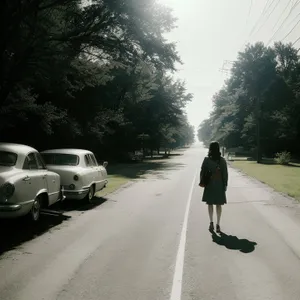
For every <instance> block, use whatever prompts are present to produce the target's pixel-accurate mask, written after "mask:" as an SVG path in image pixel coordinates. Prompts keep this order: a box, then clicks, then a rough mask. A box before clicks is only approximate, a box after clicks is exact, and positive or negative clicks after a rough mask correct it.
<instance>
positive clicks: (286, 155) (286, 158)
mask: <svg viewBox="0 0 300 300" xmlns="http://www.w3.org/2000/svg"><path fill="white" fill-rule="evenodd" d="M291 159H292V157H291V153H290V152H287V151H283V152H280V153H276V155H275V161H276V163H278V164H279V165H288V164H289V163H290V162H291Z"/></svg>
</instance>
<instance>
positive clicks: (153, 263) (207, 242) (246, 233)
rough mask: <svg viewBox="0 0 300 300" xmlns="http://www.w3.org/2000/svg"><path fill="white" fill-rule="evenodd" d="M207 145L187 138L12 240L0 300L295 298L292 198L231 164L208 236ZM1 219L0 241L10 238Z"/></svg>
mask: <svg viewBox="0 0 300 300" xmlns="http://www.w3.org/2000/svg"><path fill="white" fill-rule="evenodd" d="M205 152H206V151H205V150H204V149H202V148H201V147H200V146H194V147H192V148H191V149H188V150H186V151H185V152H183V153H182V155H179V156H177V157H176V158H173V159H171V160H169V161H168V163H166V165H165V166H164V168H161V169H157V170H155V171H153V172H152V174H149V175H147V176H144V178H142V179H140V180H139V181H137V182H135V183H134V184H131V185H130V186H128V187H126V188H124V189H121V190H119V191H118V192H116V193H114V194H111V195H110V196H109V197H108V200H107V201H106V202H105V203H103V204H102V205H100V206H98V207H96V208H94V209H93V210H89V211H86V212H85V213H83V214H81V212H80V213H79V212H76V213H72V212H69V213H67V215H70V216H72V218H70V219H69V220H66V221H64V222H62V224H60V225H57V226H54V227H52V229H50V230H46V228H44V230H45V231H46V232H42V231H43V230H41V232H37V233H36V234H37V235H39V236H38V237H36V238H33V239H32V237H31V238H29V237H28V238H24V241H26V240H27V241H26V242H24V243H20V244H19V245H18V246H17V247H15V248H13V243H12V245H11V248H9V249H8V248H7V249H5V251H4V250H3V251H2V254H1V257H0V258H1V259H0V278H1V280H0V299H1V300H52V299H53V300H54V299H58V300H71V299H72V300H73V299H78V300H79V299H85V300H96V299H97V300H99V299H100V300H102V299H103V300H146V299H147V300H166V299H168V300H169V299H170V300H179V299H182V300H188V299H189V300H190V299H193V300H201V299H205V300H209V299H216V300H235V299H238V300H248V299H249V300H256V299H257V300H267V299H272V300H299V299H300V260H299V258H300V213H299V212H300V209H299V206H298V205H297V204H296V203H295V202H294V201H292V200H291V199H287V198H285V197H283V196H281V195H279V194H277V193H274V192H273V191H272V190H271V189H269V188H267V187H266V186H264V185H263V184H261V183H258V182H257V181H255V180H253V179H249V178H248V177H246V176H244V175H242V174H241V173H239V172H237V171H236V170H234V169H232V168H230V169H229V176H230V179H229V188H228V202H229V203H228V204H227V205H226V206H225V207H224V210H223V218H222V231H223V232H224V234H223V235H221V236H219V235H212V234H211V233H209V231H208V225H209V221H208V216H207V207H206V206H205V205H204V204H203V203H202V202H201V195H202V189H201V188H199V187H198V185H197V184H198V181H199V168H200V164H201V161H202V159H203V157H204V155H205V154H206V153H205ZM6 226H7V227H6V228H5V227H4V228H1V240H2V244H5V240H6V239H9V238H10V239H12V241H13V238H14V237H9V232H10V230H11V229H10V228H9V226H12V225H6ZM14 230H15V231H14V235H17V236H22V234H23V233H24V235H26V232H25V231H26V230H28V228H27V229H26V228H23V227H22V226H19V228H15V229H14ZM41 233H43V234H41ZM8 250H9V251H8Z"/></svg>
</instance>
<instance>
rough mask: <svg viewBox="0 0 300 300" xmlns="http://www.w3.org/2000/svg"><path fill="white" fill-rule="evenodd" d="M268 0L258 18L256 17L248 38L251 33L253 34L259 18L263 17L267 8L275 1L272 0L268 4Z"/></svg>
mask: <svg viewBox="0 0 300 300" xmlns="http://www.w3.org/2000/svg"><path fill="white" fill-rule="evenodd" d="M269 2H270V0H268V1H267V2H266V4H265V6H264V8H263V11H262V12H261V14H260V16H259V18H258V19H257V21H256V23H255V24H254V26H253V28H252V29H251V31H250V33H249V36H248V38H250V37H251V35H252V34H253V32H254V31H255V30H256V28H257V26H258V25H259V23H260V21H261V19H262V18H263V16H264V15H265V14H266V12H267V11H268V10H269V8H270V7H271V6H272V4H273V3H274V2H275V0H273V1H272V2H271V3H270V4H269Z"/></svg>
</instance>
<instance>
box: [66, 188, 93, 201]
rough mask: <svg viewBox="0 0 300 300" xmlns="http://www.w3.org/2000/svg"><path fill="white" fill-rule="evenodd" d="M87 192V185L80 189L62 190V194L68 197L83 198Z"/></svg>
mask: <svg viewBox="0 0 300 300" xmlns="http://www.w3.org/2000/svg"><path fill="white" fill-rule="evenodd" d="M88 192H89V187H87V188H83V189H80V190H64V196H65V197H66V198H69V199H83V198H84V197H85V196H86V195H87V194H88Z"/></svg>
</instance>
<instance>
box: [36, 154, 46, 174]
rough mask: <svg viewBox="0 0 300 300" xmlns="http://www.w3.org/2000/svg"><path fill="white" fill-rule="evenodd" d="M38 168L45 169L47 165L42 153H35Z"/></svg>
mask: <svg viewBox="0 0 300 300" xmlns="http://www.w3.org/2000/svg"><path fill="white" fill-rule="evenodd" d="M35 157H36V161H37V165H38V169H40V170H45V169H46V165H45V164H44V161H43V158H42V156H41V154H40V153H35Z"/></svg>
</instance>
